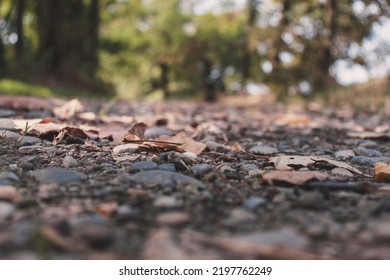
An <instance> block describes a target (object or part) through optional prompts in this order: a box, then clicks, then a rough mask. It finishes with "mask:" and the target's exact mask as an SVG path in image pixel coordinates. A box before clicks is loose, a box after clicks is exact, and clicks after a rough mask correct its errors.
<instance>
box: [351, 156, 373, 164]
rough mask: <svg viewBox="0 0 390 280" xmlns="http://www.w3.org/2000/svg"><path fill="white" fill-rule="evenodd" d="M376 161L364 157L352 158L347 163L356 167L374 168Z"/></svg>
mask: <svg viewBox="0 0 390 280" xmlns="http://www.w3.org/2000/svg"><path fill="white" fill-rule="evenodd" d="M376 162H377V161H376V160H375V159H372V158H369V157H366V156H356V157H353V158H352V159H351V160H350V161H349V163H351V164H356V165H365V166H374V164H375V163H376Z"/></svg>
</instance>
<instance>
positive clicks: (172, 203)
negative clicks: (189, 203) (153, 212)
mask: <svg viewBox="0 0 390 280" xmlns="http://www.w3.org/2000/svg"><path fill="white" fill-rule="evenodd" d="M153 206H154V207H161V208H176V207H180V206H181V203H180V202H179V201H178V200H177V199H176V197H173V196H167V195H162V196H159V197H157V198H156V199H155V200H154V202H153Z"/></svg>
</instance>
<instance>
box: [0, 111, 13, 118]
mask: <svg viewBox="0 0 390 280" xmlns="http://www.w3.org/2000/svg"><path fill="white" fill-rule="evenodd" d="M15 115H16V111H15V110H9V109H0V118H9V117H13V116H15Z"/></svg>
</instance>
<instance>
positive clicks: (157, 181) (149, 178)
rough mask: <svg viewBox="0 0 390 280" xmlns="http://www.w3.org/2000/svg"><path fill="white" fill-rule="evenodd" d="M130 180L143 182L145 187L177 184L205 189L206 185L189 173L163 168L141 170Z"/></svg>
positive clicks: (138, 182)
mask: <svg viewBox="0 0 390 280" xmlns="http://www.w3.org/2000/svg"><path fill="white" fill-rule="evenodd" d="M129 179H130V181H132V182H133V183H136V184H141V185H143V186H145V187H156V186H160V187H172V186H176V185H191V186H193V187H196V188H199V189H204V188H205V185H204V184H203V183H202V182H200V181H198V180H196V179H194V178H192V177H189V176H187V175H183V174H180V173H174V172H169V171H163V170H148V171H141V172H139V173H137V174H134V175H132V176H131V177H130V178H129Z"/></svg>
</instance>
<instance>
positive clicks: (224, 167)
mask: <svg viewBox="0 0 390 280" xmlns="http://www.w3.org/2000/svg"><path fill="white" fill-rule="evenodd" d="M217 168H218V170H219V171H220V172H222V173H225V172H235V171H236V170H235V169H234V168H233V167H231V166H230V164H225V163H223V164H221V165H219V166H218V167H217Z"/></svg>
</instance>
